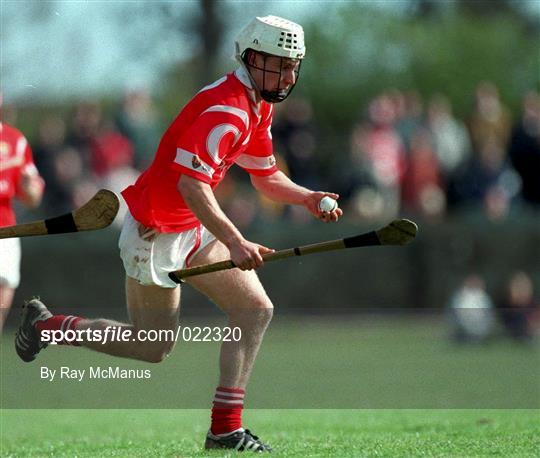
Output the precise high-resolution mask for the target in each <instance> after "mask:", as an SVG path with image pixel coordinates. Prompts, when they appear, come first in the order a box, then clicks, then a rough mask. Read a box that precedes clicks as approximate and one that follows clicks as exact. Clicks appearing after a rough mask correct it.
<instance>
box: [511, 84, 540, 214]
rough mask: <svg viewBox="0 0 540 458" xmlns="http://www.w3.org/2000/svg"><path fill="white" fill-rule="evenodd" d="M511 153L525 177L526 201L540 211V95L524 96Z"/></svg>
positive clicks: (523, 190) (522, 177)
mask: <svg viewBox="0 0 540 458" xmlns="http://www.w3.org/2000/svg"><path fill="white" fill-rule="evenodd" d="M508 153H509V156H510V159H511V161H512V164H513V166H514V168H515V169H516V171H517V173H518V174H519V176H520V177H521V195H522V197H523V200H524V201H525V202H526V203H527V204H529V205H531V206H532V207H533V208H535V209H536V210H540V94H538V92H529V93H528V94H526V95H525V97H524V98H523V108H522V113H521V117H520V119H519V120H518V121H517V123H516V124H515V126H514V128H513V132H512V138H511V141H510V146H509V149H508Z"/></svg>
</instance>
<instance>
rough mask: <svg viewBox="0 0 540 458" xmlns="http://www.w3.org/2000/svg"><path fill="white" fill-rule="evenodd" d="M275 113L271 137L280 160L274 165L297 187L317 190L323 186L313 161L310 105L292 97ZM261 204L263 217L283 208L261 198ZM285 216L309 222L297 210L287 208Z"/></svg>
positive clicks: (278, 107) (304, 215)
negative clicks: (297, 185)
mask: <svg viewBox="0 0 540 458" xmlns="http://www.w3.org/2000/svg"><path fill="white" fill-rule="evenodd" d="M275 110H276V113H275V117H274V119H275V121H274V124H273V126H272V137H273V140H274V145H275V146H274V149H275V150H276V152H277V155H276V159H277V160H279V159H280V158H282V161H281V162H282V163H281V164H278V166H279V167H280V170H282V171H284V172H285V173H287V174H288V176H289V177H290V178H291V179H292V180H293V181H294V182H295V183H298V184H299V185H301V186H305V187H306V188H310V189H320V188H321V187H323V186H322V183H321V174H320V173H319V170H318V167H319V163H318V160H317V157H316V147H317V138H316V128H315V123H314V120H313V108H312V106H311V102H310V101H309V100H308V99H304V98H299V97H293V98H291V99H289V100H287V102H286V103H285V104H284V105H282V106H279V105H277V106H275ZM283 162H284V163H283ZM283 167H284V168H283ZM262 204H263V206H262V207H261V210H262V211H263V212H264V213H265V215H267V216H268V215H269V214H270V215H276V214H278V213H279V212H280V208H282V207H283V206H282V205H279V204H278V205H276V203H275V202H272V201H269V200H268V199H264V197H263V198H262ZM287 215H288V216H289V217H290V218H291V220H292V221H294V222H300V223H303V222H307V221H309V220H310V215H309V214H308V213H307V212H305V210H304V209H303V208H301V207H297V206H291V207H289V208H288V213H287Z"/></svg>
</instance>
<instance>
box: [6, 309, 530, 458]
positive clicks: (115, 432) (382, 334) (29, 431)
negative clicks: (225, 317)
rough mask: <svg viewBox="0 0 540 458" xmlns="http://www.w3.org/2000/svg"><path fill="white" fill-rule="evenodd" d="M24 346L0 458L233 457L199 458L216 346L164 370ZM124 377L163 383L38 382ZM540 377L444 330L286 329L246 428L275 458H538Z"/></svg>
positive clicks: (183, 354) (9, 373) (258, 386)
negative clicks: (46, 376)
mask: <svg viewBox="0 0 540 458" xmlns="http://www.w3.org/2000/svg"><path fill="white" fill-rule="evenodd" d="M183 324H184V325H186V324H188V323H183ZM189 324H190V325H199V326H204V325H208V324H209V323H208V322H207V320H205V321H200V322H190V323H189ZM12 338H13V336H12V332H11V331H9V330H8V331H7V332H6V333H5V335H4V339H3V341H2V346H1V348H0V373H1V374H0V403H1V406H2V407H3V409H4V410H2V412H1V419H0V427H1V439H0V443H1V452H0V454H1V456H21V457H26V456H51V457H59V456H66V457H68V456H69V457H72V456H78V457H89V456H92V457H94V456H95V457H106V456H115V457H137V456H140V457H150V456H155V457H162V456H177V457H191V456H226V454H224V453H219V452H216V453H212V454H208V453H204V452H203V451H202V449H201V446H202V443H203V440H204V436H205V433H206V430H207V428H208V417H209V410H208V408H209V406H210V404H211V399H212V395H213V390H214V389H215V386H216V380H217V357H218V349H219V348H218V347H219V346H218V344H216V343H200V342H199V343H193V342H192V343H186V342H180V343H179V344H178V346H177V348H176V349H175V351H174V353H173V354H172V355H171V357H170V358H168V359H167V360H166V361H164V362H163V363H161V364H158V365H148V364H144V363H141V362H134V361H128V360H122V359H114V358H110V357H108V356H106V355H101V354H98V353H94V352H91V351H88V350H86V349H80V348H65V347H62V348H61V347H56V348H48V349H46V350H45V351H44V352H43V353H42V354H40V355H39V357H38V359H37V360H36V361H35V362H33V363H31V364H23V363H22V362H20V361H19V360H18V359H17V357H16V355H14V351H13V343H12ZM117 365H118V366H120V367H122V368H150V369H151V371H152V378H151V379H150V380H88V379H85V380H84V381H82V382H77V381H73V380H60V381H59V380H56V381H54V382H48V381H45V380H41V379H40V367H41V366H46V367H49V368H55V369H58V368H59V367H61V366H69V367H71V368H78V369H84V368H86V369H88V368H89V366H102V367H106V366H117ZM539 369H540V359H539V352H538V345H537V344H535V345H519V344H516V343H514V342H511V341H508V340H504V339H501V340H497V341H494V342H491V343H489V344H486V345H480V346H456V345H454V344H452V343H450V342H449V341H448V339H447V329H446V327H445V324H444V322H443V321H440V320H437V319H433V318H429V319H424V318H418V317H411V318H409V319H395V318H392V319H390V318H384V319H383V318H374V317H371V318H368V317H365V316H348V317H347V318H346V319H344V318H343V317H342V318H337V317H335V318H331V319H330V318H328V317H326V318H321V317H318V318H314V317H311V318H308V317H299V318H293V317H279V316H278V317H277V318H276V320H275V321H274V322H273V324H272V326H271V327H270V329H269V332H268V334H267V338H266V339H265V342H264V345H263V348H262V350H261V354H260V357H259V359H258V361H257V365H256V367H255V371H254V374H253V377H252V381H251V383H250V386H249V389H248V392H247V398H246V405H247V407H250V408H251V409H252V410H248V411H247V412H246V413H245V415H244V420H245V424H246V425H247V426H248V427H250V428H252V429H253V430H254V431H255V433H256V434H259V435H260V436H261V437H262V438H263V439H264V440H265V441H267V442H269V443H270V444H272V445H273V446H274V447H275V449H276V450H277V453H276V456H299V457H300V456H302V457H304V456H321V457H322V456H332V457H338V458H339V457H357V456H376V457H399V456H403V457H416V456H437V457H447V456H450V457H469V456H470V457H476V456H501V457H520V458H521V457H527V456H531V457H532V456H538V455H539V453H538V452H539V450H540V443H539V439H538V438H539V437H540V383H539V381H540V371H539Z"/></svg>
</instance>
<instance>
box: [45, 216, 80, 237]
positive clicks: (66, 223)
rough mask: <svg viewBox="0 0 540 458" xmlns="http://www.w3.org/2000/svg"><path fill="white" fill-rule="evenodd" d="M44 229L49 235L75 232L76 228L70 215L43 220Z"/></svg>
mask: <svg viewBox="0 0 540 458" xmlns="http://www.w3.org/2000/svg"><path fill="white" fill-rule="evenodd" d="M45 227H47V232H48V233H49V234H64V233H66V232H77V231H78V229H77V226H76V225H75V221H74V220H73V215H72V214H71V213H66V214H65V215H62V216H57V217H55V218H49V219H46V220H45Z"/></svg>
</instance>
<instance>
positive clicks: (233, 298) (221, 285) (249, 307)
mask: <svg viewBox="0 0 540 458" xmlns="http://www.w3.org/2000/svg"><path fill="white" fill-rule="evenodd" d="M229 257H230V255H229V250H228V249H227V248H226V247H225V245H223V244H222V243H221V242H219V241H215V242H214V243H212V244H211V245H209V246H208V247H206V249H205V250H203V251H201V252H200V253H198V254H197V255H196V256H195V257H194V258H193V262H192V264H191V265H192V266H196V265H201V264H207V263H212V262H217V261H221V260H224V259H228V258H229ZM186 281H187V283H189V284H190V285H192V286H193V287H195V288H196V289H197V290H199V291H201V292H202V293H203V294H204V295H206V296H207V297H208V298H209V299H210V300H212V301H213V302H214V303H215V304H216V305H217V306H218V307H219V308H220V309H221V310H223V312H225V314H226V315H227V317H228V319H229V323H228V326H230V327H239V328H240V329H241V331H242V338H241V339H240V341H239V342H223V343H222V345H221V355H220V385H221V386H233V387H238V388H242V389H244V388H245V387H246V385H247V383H248V380H249V376H250V374H251V370H252V368H253V364H254V362H255V358H256V356H257V353H258V351H259V347H260V345H261V342H262V339H263V336H264V332H265V331H266V328H267V326H268V324H269V322H270V320H271V319H272V314H273V305H272V302H271V301H270V299H269V298H268V296H267V294H266V292H265V290H264V288H263V286H262V284H261V282H260V281H259V278H258V277H257V274H256V273H255V272H254V271H241V270H239V269H233V270H226V271H221V272H215V273H211V274H206V275H200V276H195V277H191V278H189V279H187V280H186Z"/></svg>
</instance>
